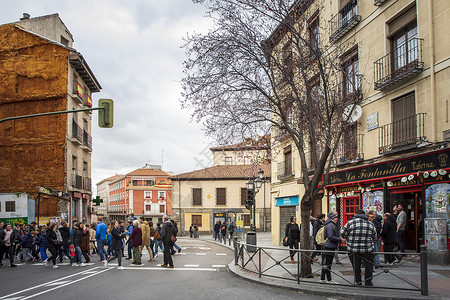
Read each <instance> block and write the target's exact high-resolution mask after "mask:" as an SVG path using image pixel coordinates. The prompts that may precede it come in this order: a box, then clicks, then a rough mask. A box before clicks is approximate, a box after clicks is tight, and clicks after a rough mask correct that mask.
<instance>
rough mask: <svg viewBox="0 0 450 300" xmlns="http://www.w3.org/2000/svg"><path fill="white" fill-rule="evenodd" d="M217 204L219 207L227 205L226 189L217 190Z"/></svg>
mask: <svg viewBox="0 0 450 300" xmlns="http://www.w3.org/2000/svg"><path fill="white" fill-rule="evenodd" d="M216 196H217V197H216V204H217V205H226V204H227V200H226V189H225V188H217V189H216Z"/></svg>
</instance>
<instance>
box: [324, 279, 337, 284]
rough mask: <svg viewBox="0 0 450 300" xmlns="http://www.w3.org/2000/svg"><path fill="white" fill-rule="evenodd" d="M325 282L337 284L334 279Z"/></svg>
mask: <svg viewBox="0 0 450 300" xmlns="http://www.w3.org/2000/svg"><path fill="white" fill-rule="evenodd" d="M327 283H328V284H339V283H337V282H336V281H334V280H330V281H328V282H327Z"/></svg>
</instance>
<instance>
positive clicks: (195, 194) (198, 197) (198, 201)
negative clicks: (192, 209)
mask: <svg viewBox="0 0 450 300" xmlns="http://www.w3.org/2000/svg"><path fill="white" fill-rule="evenodd" d="M192 198H193V201H192V204H193V205H202V189H193V190H192Z"/></svg>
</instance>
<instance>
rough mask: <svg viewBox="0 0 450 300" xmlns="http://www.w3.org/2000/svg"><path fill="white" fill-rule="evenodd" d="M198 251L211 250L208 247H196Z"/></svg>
mask: <svg viewBox="0 0 450 300" xmlns="http://www.w3.org/2000/svg"><path fill="white" fill-rule="evenodd" d="M198 249H201V250H211V248H209V247H198Z"/></svg>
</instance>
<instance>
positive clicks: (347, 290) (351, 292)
mask: <svg viewBox="0 0 450 300" xmlns="http://www.w3.org/2000/svg"><path fill="white" fill-rule="evenodd" d="M228 269H229V270H230V271H231V272H232V273H234V274H235V275H237V276H239V277H241V278H243V279H245V280H249V281H253V282H258V283H262V284H266V285H271V286H276V287H278V288H285V289H290V290H294V291H300V292H302V293H303V294H309V295H315V296H324V297H330V296H333V297H338V298H342V299H355V300H356V299H358V300H359V299H361V298H364V299H365V300H372V299H385V300H415V299H433V300H438V299H439V300H440V299H443V298H441V297H439V296H437V295H429V296H422V295H413V294H407V295H405V294H398V292H397V293H394V291H392V290H385V291H383V292H380V291H379V290H376V288H356V287H355V288H352V287H339V286H336V285H332V286H327V285H320V289H317V287H318V285H317V284H308V283H302V284H301V285H298V284H297V283H296V282H293V281H288V280H282V279H274V278H270V279H269V278H268V279H266V278H259V277H255V276H252V275H249V274H246V273H244V272H243V271H242V270H240V267H237V266H236V265H235V262H234V259H233V261H232V262H231V263H230V264H228Z"/></svg>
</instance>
